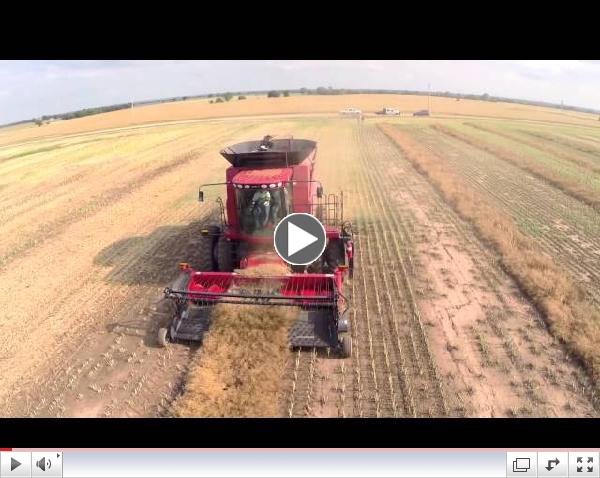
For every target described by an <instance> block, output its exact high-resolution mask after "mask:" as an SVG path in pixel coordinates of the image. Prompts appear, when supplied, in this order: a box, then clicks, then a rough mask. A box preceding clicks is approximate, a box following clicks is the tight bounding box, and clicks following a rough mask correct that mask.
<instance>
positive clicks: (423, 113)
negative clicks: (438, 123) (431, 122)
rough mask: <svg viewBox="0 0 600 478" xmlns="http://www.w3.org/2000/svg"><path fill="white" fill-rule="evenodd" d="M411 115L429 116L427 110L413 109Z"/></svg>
mask: <svg viewBox="0 0 600 478" xmlns="http://www.w3.org/2000/svg"><path fill="white" fill-rule="evenodd" d="M413 116H429V110H420V111H415V112H414V113H413Z"/></svg>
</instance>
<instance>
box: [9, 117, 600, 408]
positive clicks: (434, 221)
mask: <svg viewBox="0 0 600 478" xmlns="http://www.w3.org/2000/svg"><path fill="white" fill-rule="evenodd" d="M365 123H366V124H363V125H361V124H358V123H357V122H354V121H344V120H340V119H334V120H332V119H324V118H320V119H316V118H315V119H307V118H303V119H298V120H294V121H292V120H285V121H283V120H281V121H275V122H273V123H270V124H267V123H261V124H253V123H251V122H237V123H236V122H232V123H231V124H221V125H209V124H206V125H196V126H193V128H195V129H191V130H186V131H180V132H169V133H166V132H162V133H161V132H158V129H157V131H154V130H148V131H144V133H143V135H142V137H134V138H129V139H127V138H121V139H114V140H113V139H107V141H108V143H107V144H105V145H103V146H100V145H102V142H100V143H98V144H96V143H86V144H80V143H77V144H74V145H71V146H68V148H72V149H68V151H69V153H70V154H72V156H70V157H71V158H74V159H73V160H72V161H67V156H66V155H65V149H64V148H66V147H67V146H62V147H61V148H62V149H60V148H58V149H52V150H46V151H38V152H31V151H30V153H31V154H24V155H22V156H19V157H18V158H14V159H10V160H6V161H2V162H0V176H1V177H4V178H7V179H6V181H5V182H6V186H5V188H3V189H2V190H0V215H1V216H0V217H1V218H2V219H3V221H4V222H3V226H5V227H6V231H9V233H7V234H6V235H5V236H3V237H0V365H1V366H2V370H3V373H2V375H0V409H1V410H2V415H4V416H48V417H57V416H58V417H60V416H69V417H72V416H76V417H83V416H85V417H88V416H89V417H109V416H112V417H140V416H165V415H170V414H171V413H172V411H173V403H174V402H175V401H176V399H177V398H178V397H179V396H180V393H181V391H182V390H183V389H184V386H185V381H186V380H187V379H188V378H189V370H188V368H189V366H190V365H189V364H190V363H192V362H193V360H194V359H195V358H197V357H198V355H197V348H196V347H195V346H193V345H192V346H191V345H189V344H173V345H172V346H170V347H168V348H166V349H163V348H158V347H156V345H155V334H156V329H157V323H156V320H157V319H156V315H157V314H155V311H154V307H155V305H156V304H157V303H158V301H159V300H160V298H161V291H162V289H163V288H164V287H165V286H167V285H169V283H170V282H171V281H172V280H173V279H175V277H176V276H177V274H178V267H177V265H178V263H179V262H180V261H187V262H190V263H191V264H192V265H193V264H194V261H195V257H196V256H195V254H196V252H197V250H198V239H199V230H200V229H201V227H202V224H204V223H205V222H206V221H209V220H211V221H214V213H215V207H214V203H213V202H212V200H210V201H207V202H205V203H203V204H202V205H199V204H198V203H197V201H196V194H197V187H198V185H199V184H200V183H203V182H214V181H219V180H222V174H223V170H224V168H225V167H226V164H225V161H224V160H221V161H216V160H215V158H218V150H219V149H220V148H221V147H222V146H223V145H226V144H231V143H234V142H237V141H240V140H244V139H248V138H250V137H262V136H263V135H264V134H265V132H269V131H270V132H273V131H274V130H277V132H280V131H284V130H285V131H286V132H287V131H292V132H295V136H297V137H310V138H314V139H315V140H317V141H319V160H318V161H319V162H318V166H317V168H318V174H319V178H320V179H321V180H322V181H323V184H324V186H325V187H326V189H327V190H328V192H336V191H337V190H338V189H343V190H344V194H345V199H346V203H345V215H346V217H348V218H352V220H353V222H354V226H355V231H356V236H355V247H356V265H357V268H356V271H355V275H354V278H353V279H352V280H350V281H348V282H347V284H346V286H345V294H347V296H348V298H349V300H350V305H351V309H350V318H351V327H352V337H353V352H352V356H351V357H350V358H347V359H340V358H337V357H334V356H329V355H328V354H327V352H326V351H323V352H318V351H316V350H312V351H311V350H308V351H297V352H293V353H292V352H290V353H286V354H283V356H282V364H283V365H281V369H282V370H283V372H284V379H283V386H282V390H281V394H280V397H281V398H280V400H279V404H278V409H279V412H278V413H279V414H280V415H281V416H290V417H305V416H308V417H325V416H340V417H387V416H398V417H400V416H408V417H428V416H432V417H437V416H469V417H471V416H482V417H492V416H493V417H501V416H596V415H597V412H596V410H595V409H594V406H593V403H592V398H591V397H590V390H591V387H590V385H589V381H588V379H587V377H586V376H585V374H584V373H583V372H582V371H581V368H580V367H579V366H578V365H577V364H575V363H574V362H573V361H572V360H571V358H570V357H568V356H567V355H566V354H565V352H564V349H563V347H562V346H561V345H560V344H559V343H557V342H556V341H555V340H554V339H553V338H552V336H551V335H550V334H549V333H548V331H547V330H546V329H545V327H544V324H543V322H542V321H541V320H540V318H539V316H538V314H537V313H536V312H535V310H534V309H533V308H532V306H531V305H530V304H529V303H528V302H527V301H526V300H525V299H524V298H523V296H522V294H521V293H520V292H519V291H518V290H517V288H516V286H515V283H514V281H513V280H512V279H511V278H510V277H508V276H507V275H506V274H505V273H504V272H503V271H502V269H501V268H500V267H499V265H498V260H497V258H496V257H495V256H494V255H493V254H492V253H490V252H489V249H488V248H487V247H486V246H485V245H484V244H482V243H481V242H480V241H479V240H478V239H477V238H476V237H475V234H474V231H473V229H472V228H471V226H470V225H469V224H467V223H465V222H464V221H462V220H460V218H458V217H457V216H456V214H454V212H453V210H452V208H451V207H450V206H449V205H448V204H446V203H445V202H444V201H443V199H442V198H441V197H440V196H439V195H438V194H437V193H436V191H435V190H434V189H433V188H432V187H431V185H430V184H429V183H428V182H427V180H426V179H425V178H424V177H423V176H421V175H420V174H419V173H418V172H417V171H416V170H415V169H414V168H413V167H412V166H411V164H410V163H409V162H408V161H406V160H405V159H404V158H403V157H402V155H401V154H400V152H399V150H398V148H397V147H396V146H395V145H394V144H393V143H392V142H391V141H390V140H389V139H388V138H387V137H386V136H385V135H384V134H383V133H382V132H381V131H379V130H378V129H377V127H376V126H375V125H373V124H369V121H366V122H365ZM127 134H130V133H127ZM155 135H158V136H155ZM144 138H145V139H144ZM90 139H91V138H88V137H86V139H85V141H89V140H90ZM78 141H79V140H78ZM112 141H117V143H114V142H113V143H111V142H112ZM142 141H149V143H146V145H145V147H143V144H142V143H141V142H142ZM50 146H51V145H48V144H46V145H45V146H44V145H35V147H34V149H35V150H38V149H40V148H42V147H44V148H45V147H50ZM31 147H32V146H31V145H30V146H28V148H31ZM19 148H21V147H19ZM88 148H92V149H91V150H90V149H88ZM94 148H100V149H94ZM26 150H27V148H25V150H24V149H15V150H14V151H8V152H7V153H6V154H9V155H21V154H23V153H26V152H27V151H26ZM5 152H6V151H5ZM2 154H4V152H3V153H2ZM16 159H19V162H17V163H15V162H14V161H15V160H16ZM342 161H343V162H342ZM342 164H343V166H344V167H343V168H342V167H340V165H342ZM40 165H42V166H44V167H43V168H40V167H39V166H40ZM25 186H26V187H25Z"/></svg>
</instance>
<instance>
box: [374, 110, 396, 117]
mask: <svg viewBox="0 0 600 478" xmlns="http://www.w3.org/2000/svg"><path fill="white" fill-rule="evenodd" d="M377 114H378V115H387V116H400V110H399V109H396V108H383V109H382V110H381V111H378V112H377Z"/></svg>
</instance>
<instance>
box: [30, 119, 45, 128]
mask: <svg viewBox="0 0 600 478" xmlns="http://www.w3.org/2000/svg"><path fill="white" fill-rule="evenodd" d="M33 121H35V124H36V125H38V126H42V124H44V122H43V121H42V120H41V119H39V118H36V119H34V120H33Z"/></svg>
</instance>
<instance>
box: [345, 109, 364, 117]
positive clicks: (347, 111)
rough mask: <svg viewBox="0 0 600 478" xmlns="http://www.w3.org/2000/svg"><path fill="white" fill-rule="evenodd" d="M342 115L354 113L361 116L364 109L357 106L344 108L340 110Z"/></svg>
mask: <svg viewBox="0 0 600 478" xmlns="http://www.w3.org/2000/svg"><path fill="white" fill-rule="evenodd" d="M340 114H341V115H354V116H359V115H362V111H361V110H359V109H356V108H344V109H343V110H341V111H340Z"/></svg>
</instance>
